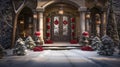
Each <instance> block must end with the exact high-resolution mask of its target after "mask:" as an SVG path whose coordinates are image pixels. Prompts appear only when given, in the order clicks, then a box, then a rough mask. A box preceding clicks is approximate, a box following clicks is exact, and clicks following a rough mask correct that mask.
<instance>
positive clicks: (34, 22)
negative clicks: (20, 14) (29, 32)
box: [33, 11, 38, 33]
mask: <svg viewBox="0 0 120 67" xmlns="http://www.w3.org/2000/svg"><path fill="white" fill-rule="evenodd" d="M37 19H38V16H37V12H36V11H34V13H33V27H34V28H33V29H34V33H35V32H36V31H37Z"/></svg>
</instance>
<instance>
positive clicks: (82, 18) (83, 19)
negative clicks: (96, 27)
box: [79, 7, 86, 34]
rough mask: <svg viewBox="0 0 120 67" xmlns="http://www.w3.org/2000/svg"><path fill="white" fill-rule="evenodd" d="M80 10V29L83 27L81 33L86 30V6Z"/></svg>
mask: <svg viewBox="0 0 120 67" xmlns="http://www.w3.org/2000/svg"><path fill="white" fill-rule="evenodd" d="M79 11H80V29H81V34H82V33H83V32H84V31H85V13H86V12H85V11H86V8H85V7H81V8H79Z"/></svg>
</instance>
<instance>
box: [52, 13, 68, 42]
mask: <svg viewBox="0 0 120 67" xmlns="http://www.w3.org/2000/svg"><path fill="white" fill-rule="evenodd" d="M69 26H70V23H69V17H68V16H61V15H60V16H53V24H52V32H53V33H52V38H53V40H54V41H55V42H68V41H69V40H70V29H69Z"/></svg>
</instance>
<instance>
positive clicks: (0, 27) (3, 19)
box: [0, 0, 13, 48]
mask: <svg viewBox="0 0 120 67" xmlns="http://www.w3.org/2000/svg"><path fill="white" fill-rule="evenodd" d="M12 12H13V11H12V6H11V2H10V0H0V45H2V46H3V47H4V48H9V47H10V45H11V40H12V38H11V35H12V27H13V26H12Z"/></svg>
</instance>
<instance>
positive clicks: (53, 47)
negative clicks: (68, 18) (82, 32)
mask: <svg viewBox="0 0 120 67" xmlns="http://www.w3.org/2000/svg"><path fill="white" fill-rule="evenodd" d="M43 49H45V50H70V49H80V46H74V47H68V46H49V47H48V46H43Z"/></svg>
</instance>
